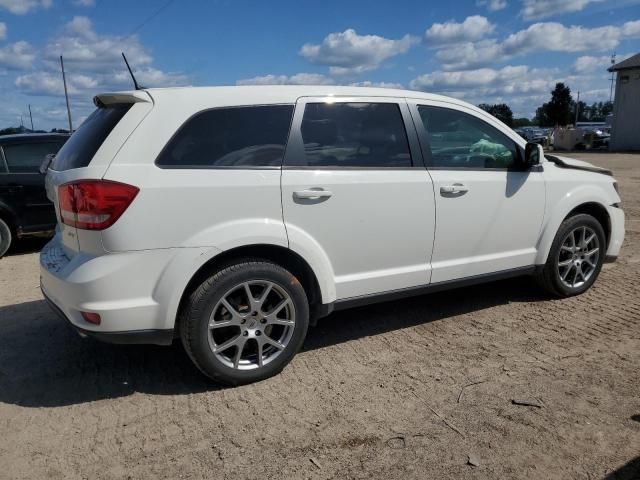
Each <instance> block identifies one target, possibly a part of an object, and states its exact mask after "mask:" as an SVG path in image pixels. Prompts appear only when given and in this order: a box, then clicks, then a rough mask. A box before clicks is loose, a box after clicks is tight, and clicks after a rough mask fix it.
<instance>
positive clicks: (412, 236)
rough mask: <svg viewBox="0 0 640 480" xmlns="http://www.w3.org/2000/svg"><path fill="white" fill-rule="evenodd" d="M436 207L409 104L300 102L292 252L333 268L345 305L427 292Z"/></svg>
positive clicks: (289, 186) (293, 163)
mask: <svg viewBox="0 0 640 480" xmlns="http://www.w3.org/2000/svg"><path fill="white" fill-rule="evenodd" d="M405 123H407V125H408V126H409V128H405ZM433 202H434V199H433V185H432V183H431V178H430V176H429V173H428V172H427V171H426V169H425V168H424V164H423V162H422V158H421V153H420V149H419V144H418V142H417V137H416V134H415V130H414V127H413V126H412V125H411V117H410V115H409V112H408V108H407V104H406V102H405V101H404V100H402V99H391V98H390V99H386V98H379V97H375V98H340V97H330V98H303V99H300V100H299V101H298V102H297V105H296V111H295V115H294V120H293V124H292V130H291V135H290V138H289V144H288V145H287V152H286V155H285V165H284V167H283V171H282V205H283V214H284V221H285V225H286V228H287V235H288V238H289V242H290V245H291V246H292V248H294V249H299V250H309V251H314V254H320V255H322V256H324V257H325V258H326V259H328V261H329V263H330V264H331V266H332V269H333V274H334V281H335V285H336V297H337V299H338V300H339V299H345V298H351V297H357V296H362V295H368V294H373V293H380V292H385V291H391V290H397V289H401V288H407V287H412V286H417V285H424V284H427V283H429V279H430V268H429V262H430V258H431V249H432V245H433V235H434V213H435V212H434V203H433ZM319 252H321V253H319Z"/></svg>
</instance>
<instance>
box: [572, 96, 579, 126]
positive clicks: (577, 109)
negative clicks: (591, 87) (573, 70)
mask: <svg viewBox="0 0 640 480" xmlns="http://www.w3.org/2000/svg"><path fill="white" fill-rule="evenodd" d="M579 110H580V91H579V90H578V100H577V101H576V121H575V122H574V123H573V126H574V127H577V126H578V111H579Z"/></svg>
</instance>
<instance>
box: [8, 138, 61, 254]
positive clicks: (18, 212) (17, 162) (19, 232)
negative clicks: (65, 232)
mask: <svg viewBox="0 0 640 480" xmlns="http://www.w3.org/2000/svg"><path fill="white" fill-rule="evenodd" d="M67 138H69V135H68V134H60V133H55V134H39V133H29V134H19V135H4V136H0V257H2V256H3V255H4V254H5V253H6V252H7V250H8V249H9V247H10V246H11V244H12V243H13V241H14V240H16V239H19V238H23V237H27V236H34V235H50V234H52V233H53V230H54V229H55V226H56V213H55V208H54V206H53V204H52V203H51V201H50V200H49V199H48V198H47V195H46V192H45V188H44V175H43V174H41V173H40V171H39V169H40V165H41V163H42V162H43V160H44V159H45V157H46V156H47V155H49V154H55V153H56V152H57V151H58V150H60V148H61V147H62V145H64V143H65V141H66V140H67Z"/></svg>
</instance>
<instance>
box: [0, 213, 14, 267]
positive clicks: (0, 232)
mask: <svg viewBox="0 0 640 480" xmlns="http://www.w3.org/2000/svg"><path fill="white" fill-rule="evenodd" d="M11 240H12V236H11V229H10V228H9V225H7V224H6V223H5V221H4V220H2V219H1V218H0V258H2V257H3V256H4V254H5V253H7V250H9V247H10V246H11Z"/></svg>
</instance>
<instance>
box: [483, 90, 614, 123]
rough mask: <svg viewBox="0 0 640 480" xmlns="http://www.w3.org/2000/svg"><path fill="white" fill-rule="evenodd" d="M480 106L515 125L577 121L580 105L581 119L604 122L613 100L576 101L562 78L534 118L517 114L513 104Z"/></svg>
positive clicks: (484, 104) (503, 120)
mask: <svg viewBox="0 0 640 480" xmlns="http://www.w3.org/2000/svg"><path fill="white" fill-rule="evenodd" d="M478 107H480V108H481V109H483V110H484V111H485V112H488V113H490V114H491V115H493V116H494V117H496V118H497V119H498V120H500V121H502V122H504V123H505V124H507V125H508V126H510V127H513V128H517V127H526V126H530V125H536V126H540V127H554V126H556V125H568V124H573V123H574V121H575V119H576V108H578V121H579V122H604V120H605V118H607V115H609V114H610V113H612V112H613V103H612V102H593V103H592V104H591V105H587V104H586V103H585V102H583V101H579V102H577V104H576V102H575V100H574V99H573V97H572V95H571V89H570V88H569V86H567V85H565V84H564V83H562V82H559V83H556V86H555V88H554V89H553V90H552V91H551V98H550V100H549V101H548V102H546V103H544V104H542V105H541V106H540V107H538V108H537V109H536V114H535V116H534V117H533V118H532V119H529V118H526V117H523V118H514V117H513V112H512V111H511V108H510V107H509V105H507V104H506V103H498V104H494V105H490V104H487V103H481V104H480V105H478Z"/></svg>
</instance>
